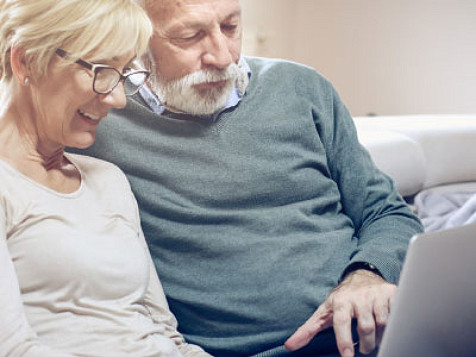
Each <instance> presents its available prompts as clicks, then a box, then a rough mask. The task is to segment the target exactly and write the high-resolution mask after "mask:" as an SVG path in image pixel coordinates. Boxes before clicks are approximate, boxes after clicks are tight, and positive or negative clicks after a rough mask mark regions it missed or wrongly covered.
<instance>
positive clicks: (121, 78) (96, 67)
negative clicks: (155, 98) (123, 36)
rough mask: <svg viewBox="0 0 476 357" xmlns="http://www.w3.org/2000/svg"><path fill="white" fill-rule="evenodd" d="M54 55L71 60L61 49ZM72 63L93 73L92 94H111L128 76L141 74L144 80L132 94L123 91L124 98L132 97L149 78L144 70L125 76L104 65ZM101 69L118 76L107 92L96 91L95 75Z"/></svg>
mask: <svg viewBox="0 0 476 357" xmlns="http://www.w3.org/2000/svg"><path fill="white" fill-rule="evenodd" d="M55 52H56V54H57V55H58V56H60V57H62V58H65V59H69V58H71V56H70V55H69V53H68V52H66V51H65V50H63V49H61V48H57V49H56V51H55ZM74 63H77V64H79V65H80V66H83V67H85V68H87V69H89V70H90V71H91V72H93V73H94V78H93V91H94V93H97V94H109V93H111V92H112V91H113V90H114V89H115V88H116V87H117V86H118V84H119V83H120V82H123V83H124V82H125V80H126V79H127V78H128V77H129V76H132V75H134V74H138V73H141V74H143V75H145V78H144V83H142V84H141V85H140V86H138V87H137V88H136V90H135V91H134V92H132V93H126V92H125V90H124V94H125V95H126V96H131V95H134V94H136V93H137V92H138V91H139V90H140V89H141V88H142V86H143V85H144V84H145V82H146V81H147V79H148V78H149V76H150V72H149V71H148V70H145V69H139V70H132V71H130V72H128V73H126V74H122V73H121V72H119V71H118V70H117V69H116V68H114V67H111V66H108V65H106V64H99V63H91V62H88V61H85V60H83V59H81V58H79V59H77V60H76V61H74ZM101 69H112V70H113V71H115V72H116V73H117V74H118V75H119V77H118V78H119V79H118V81H117V83H115V84H114V85H113V86H112V87H111V88H110V89H108V90H107V91H100V90H97V89H96V77H97V73H98V71H99V70H101Z"/></svg>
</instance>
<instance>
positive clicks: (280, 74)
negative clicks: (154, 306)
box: [89, 0, 421, 357]
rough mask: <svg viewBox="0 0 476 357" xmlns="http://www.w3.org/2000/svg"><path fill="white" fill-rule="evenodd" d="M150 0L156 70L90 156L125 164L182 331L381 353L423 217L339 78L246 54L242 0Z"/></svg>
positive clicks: (198, 336)
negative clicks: (372, 149) (360, 132)
mask: <svg viewBox="0 0 476 357" xmlns="http://www.w3.org/2000/svg"><path fill="white" fill-rule="evenodd" d="M144 6H145V8H146V10H147V11H148V13H149V15H150V17H151V18H152V20H153V23H154V25H155V34H154V36H153V38H152V40H151V43H150V58H149V61H150V65H151V66H152V69H153V74H154V75H153V76H152V77H151V78H150V83H149V87H148V88H144V90H142V91H141V92H140V93H139V94H137V95H136V96H135V97H133V98H132V99H131V100H130V101H129V102H128V105H127V107H126V108H125V109H122V110H116V111H114V112H113V113H112V114H110V115H109V118H108V119H107V120H106V121H105V123H104V125H103V126H101V127H100V128H99V129H98V133H97V135H99V136H100V138H99V139H98V140H97V141H96V142H97V143H96V144H95V146H94V147H93V148H92V149H91V150H90V151H89V153H90V154H91V155H94V156H98V157H102V158H104V159H106V160H109V161H112V162H114V163H116V164H117V165H119V166H120V167H121V168H122V169H123V170H124V171H125V172H126V174H127V175H128V177H129V179H130V181H131V184H132V187H133V190H134V192H135V194H136V195H137V199H138V201H139V205H140V209H141V218H142V223H143V228H144V232H145V235H146V237H147V239H148V243H149V246H150V249H151V253H152V255H153V258H154V261H155V264H156V268H157V270H158V272H159V275H160V277H161V280H162V283H163V286H164V289H165V292H166V295H167V298H168V302H169V304H170V308H171V310H172V311H173V312H174V313H175V315H176V316H177V318H178V321H179V329H180V331H181V332H182V333H183V334H184V336H185V337H186V338H187V339H188V340H189V341H190V342H193V343H196V344H199V345H201V346H202V347H204V348H205V349H206V350H207V351H208V352H210V353H211V354H214V355H216V356H226V357H232V356H251V355H258V356H284V355H296V356H300V355H313V356H319V355H326V356H334V355H339V354H340V355H342V356H354V355H355V354H359V353H363V354H369V353H371V351H373V350H374V349H375V347H376V346H377V345H378V343H379V341H380V338H381V335H382V331H383V328H384V326H385V324H386V322H387V319H388V315H389V312H390V310H391V303H392V299H393V297H394V294H395V292H396V285H395V284H396V282H397V281H398V277H399V273H400V269H401V265H402V261H403V259H404V256H405V252H406V248H407V244H408V241H409V239H410V237H411V236H412V235H413V234H415V233H416V232H420V231H421V225H420V222H419V221H418V219H417V218H416V217H415V216H414V215H413V214H412V213H411V211H410V210H409V208H408V207H407V206H406V204H405V203H404V201H403V200H402V199H401V197H400V196H399V195H398V194H397V192H396V191H395V189H394V186H393V183H392V181H391V180H390V179H389V178H388V177H386V176H385V175H384V174H382V173H381V172H380V171H378V170H377V168H376V167H375V166H374V164H373V163H372V162H371V159H370V158H369V155H368V154H367V153H366V151H365V150H364V149H363V148H362V147H361V146H360V145H359V143H358V141H357V137H356V132H355V129H354V126H353V122H352V119H351V117H350V115H349V113H348V111H347V110H346V109H345V107H344V105H343V104H342V102H341V101H340V99H339V97H338V95H337V94H336V92H335V90H334V89H333V87H332V86H331V84H330V83H329V82H328V81H326V80H325V79H324V78H323V77H322V76H320V75H319V74H318V73H317V72H316V71H314V70H313V69H311V68H308V67H305V66H302V65H298V64H293V63H289V62H286V61H280V60H269V59H259V58H247V57H244V56H242V55H241V34H242V27H241V26H242V25H241V8H240V3H239V0H150V1H144ZM353 331H355V332H356V333H355V334H354V335H353ZM356 346H357V347H356ZM290 351H294V352H290Z"/></svg>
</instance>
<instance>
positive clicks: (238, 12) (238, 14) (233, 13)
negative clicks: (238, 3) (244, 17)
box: [224, 10, 241, 21]
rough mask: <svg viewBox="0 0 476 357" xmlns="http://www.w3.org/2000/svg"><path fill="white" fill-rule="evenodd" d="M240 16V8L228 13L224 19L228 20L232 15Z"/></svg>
mask: <svg viewBox="0 0 476 357" xmlns="http://www.w3.org/2000/svg"><path fill="white" fill-rule="evenodd" d="M240 16H241V10H235V11H234V12H232V13H231V14H229V15H228V16H227V17H225V19H224V21H226V20H230V19H232V18H234V17H240Z"/></svg>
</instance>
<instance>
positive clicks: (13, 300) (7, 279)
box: [0, 205, 72, 357]
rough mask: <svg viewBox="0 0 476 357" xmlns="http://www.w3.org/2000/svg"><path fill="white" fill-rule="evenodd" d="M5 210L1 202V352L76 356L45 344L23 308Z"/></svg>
mask: <svg viewBox="0 0 476 357" xmlns="http://www.w3.org/2000/svg"><path fill="white" fill-rule="evenodd" d="M5 227H6V219H5V212H4V210H3V208H2V206H1V205H0V292H1V293H0V316H1V318H0V356H5V357H17V356H18V357H20V356H21V357H38V356H47V357H68V356H70V357H72V355H70V354H67V353H63V352H60V351H55V350H53V349H52V348H50V347H48V346H45V345H43V344H41V342H40V341H39V339H38V338H37V336H36V334H35V332H34V331H33V330H32V328H31V327H30V325H29V323H28V320H27V318H26V314H25V312H24V310H23V303H22V299H21V293H20V287H19V284H18V280H17V277H16V273H15V268H14V266H13V262H12V259H11V257H10V253H9V251H8V245H7V234H6V228H5Z"/></svg>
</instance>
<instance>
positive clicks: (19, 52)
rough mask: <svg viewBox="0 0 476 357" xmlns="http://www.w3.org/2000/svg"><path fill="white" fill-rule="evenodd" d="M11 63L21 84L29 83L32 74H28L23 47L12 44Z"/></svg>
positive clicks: (14, 73) (14, 74)
mask: <svg viewBox="0 0 476 357" xmlns="http://www.w3.org/2000/svg"><path fill="white" fill-rule="evenodd" d="M10 63H11V66H12V72H13V76H14V77H16V78H17V80H18V82H20V84H22V85H28V84H29V81H30V76H29V75H28V67H27V65H26V56H25V51H24V49H23V48H22V47H20V46H17V45H12V47H11V51H10Z"/></svg>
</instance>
